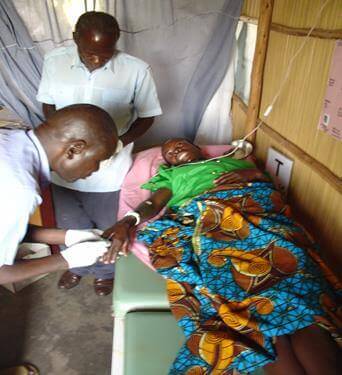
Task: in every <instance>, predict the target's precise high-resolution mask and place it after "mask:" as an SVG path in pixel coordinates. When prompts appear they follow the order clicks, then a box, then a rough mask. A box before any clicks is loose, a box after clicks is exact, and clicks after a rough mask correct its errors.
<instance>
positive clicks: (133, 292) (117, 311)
mask: <svg viewBox="0 0 342 375" xmlns="http://www.w3.org/2000/svg"><path fill="white" fill-rule="evenodd" d="M231 148H232V146H229V145H215V146H203V147H202V150H203V151H204V153H205V154H207V155H208V156H211V157H215V156H219V155H222V154H223V153H224V152H226V151H229V150H230V149H231ZM163 162H164V161H163V158H162V155H161V149H160V147H154V148H151V149H148V150H145V151H141V152H139V153H137V154H135V157H134V165H133V167H132V169H131V170H130V172H129V173H128V174H127V176H126V178H125V180H124V183H123V186H122V190H121V195H120V205H119V213H118V217H119V218H122V217H123V216H124V214H125V213H126V212H127V211H129V210H132V209H134V208H135V207H136V206H137V205H138V204H139V203H140V202H141V201H143V200H145V199H147V198H148V196H149V194H150V193H149V192H148V191H147V190H142V189H140V186H141V185H142V184H143V183H144V182H146V181H147V180H148V179H149V178H151V177H152V176H153V175H154V174H155V173H156V171H157V168H158V166H159V165H160V164H161V163H163ZM161 215H162V212H161V213H160V215H159V216H161ZM113 317H114V332H113V337H114V339H113V353H112V374H113V375H123V374H124V375H136V374H138V373H139V374H141V375H163V374H165V375H166V374H167V372H168V370H169V367H170V366H171V364H172V362H173V360H174V358H175V356H176V354H177V352H178V350H179V348H180V347H181V345H182V343H183V342H184V335H183V333H182V331H181V329H180V328H179V327H178V326H177V324H176V321H175V320H174V317H173V316H172V314H171V312H170V307H169V302H168V299H167V295H166V283H165V281H164V279H163V278H162V277H160V276H159V275H158V274H157V273H156V272H155V271H154V270H153V266H152V265H151V262H150V259H149V256H148V250H147V248H146V247H145V246H144V245H143V244H141V243H140V242H138V241H136V240H135V241H134V242H133V244H132V248H131V254H130V255H129V256H128V257H127V258H121V259H120V260H119V261H118V262H117V265H116V275H115V287H114V292H113ZM166 337H168V340H167V341H165V338H166ZM165 342H167V346H166V347H165ZM161 345H163V350H162V351H160V350H159V348H160V347H161ZM257 373H258V374H261V373H262V372H256V374H257Z"/></svg>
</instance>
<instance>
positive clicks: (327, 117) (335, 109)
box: [318, 39, 342, 140]
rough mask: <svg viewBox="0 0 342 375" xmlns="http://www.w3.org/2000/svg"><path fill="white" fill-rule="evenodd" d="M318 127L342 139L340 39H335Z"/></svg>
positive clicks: (341, 46) (341, 55) (341, 45)
mask: <svg viewBox="0 0 342 375" xmlns="http://www.w3.org/2000/svg"><path fill="white" fill-rule="evenodd" d="M318 128H319V129H321V130H323V131H324V132H326V133H328V134H330V135H331V136H333V137H335V138H337V139H339V140H341V139H342V40H341V39H340V40H337V41H336V47H335V51H334V53H333V56H332V60H331V67H330V72H329V78H328V87H327V91H326V94H325V98H324V101H323V109H322V113H321V116H320V118H319V124H318Z"/></svg>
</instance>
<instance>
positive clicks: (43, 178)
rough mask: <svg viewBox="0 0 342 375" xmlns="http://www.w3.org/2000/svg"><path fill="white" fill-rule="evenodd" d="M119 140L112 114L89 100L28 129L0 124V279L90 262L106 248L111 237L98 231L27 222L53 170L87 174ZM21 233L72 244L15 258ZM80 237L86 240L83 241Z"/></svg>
mask: <svg viewBox="0 0 342 375" xmlns="http://www.w3.org/2000/svg"><path fill="white" fill-rule="evenodd" d="M117 142H118V136H117V132H116V129H115V125H114V123H113V120H112V119H111V117H110V116H109V115H108V114H107V113H106V112H105V111H104V110H102V109H100V108H98V107H96V106H94V105H89V104H80V105H72V106H69V107H65V108H63V109H61V110H59V111H57V112H55V113H54V114H53V115H52V116H51V117H50V118H49V120H48V121H46V122H44V123H42V124H41V125H40V126H39V127H37V128H36V129H34V130H30V131H28V132H26V131H24V130H8V129H1V130H0V180H1V188H0V189H1V194H0V207H1V215H0V222H1V232H0V246H1V250H0V284H5V283H12V282H16V281H20V280H23V279H25V278H29V277H32V276H36V275H39V274H43V273H47V272H52V271H57V270H66V269H68V268H72V267H76V266H77V267H82V266H88V265H91V264H94V263H95V262H96V261H97V259H98V257H99V256H100V255H102V254H103V253H104V251H105V250H106V247H107V243H106V241H103V239H102V238H100V237H99V235H98V234H96V233H94V232H91V231H90V232H89V231H73V230H71V231H70V230H67V231H66V230H62V229H52V228H41V227H35V226H28V221H29V216H30V214H32V213H33V212H34V210H35V209H36V207H37V206H38V205H39V204H40V203H41V201H42V198H41V189H43V188H44V187H46V185H47V184H48V183H49V179H50V170H52V171H55V172H56V173H57V174H58V175H59V176H61V177H62V178H64V179H65V180H67V181H75V180H77V179H80V178H85V177H87V176H89V175H91V174H92V173H93V172H94V171H96V170H97V169H98V168H99V164H100V162H101V161H102V160H105V159H108V158H109V157H110V156H111V155H113V153H114V152H115V150H116V146H117ZM23 239H25V241H31V242H44V243H48V244H65V245H67V246H71V247H69V248H67V249H66V250H64V251H62V252H61V253H60V254H54V255H51V256H48V257H45V258H40V259H31V260H25V261H20V262H15V258H16V253H17V248H18V244H19V243H20V242H21V241H22V240H23ZM94 240H97V241H95V242H94ZM82 241H87V242H83V243H82V244H79V242H82ZM75 244H76V245H75ZM72 245H74V246H72Z"/></svg>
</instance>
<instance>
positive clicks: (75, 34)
mask: <svg viewBox="0 0 342 375" xmlns="http://www.w3.org/2000/svg"><path fill="white" fill-rule="evenodd" d="M72 37H73V39H74V42H75V43H76V44H77V43H78V39H79V34H78V32H77V31H74V32H73V33H72Z"/></svg>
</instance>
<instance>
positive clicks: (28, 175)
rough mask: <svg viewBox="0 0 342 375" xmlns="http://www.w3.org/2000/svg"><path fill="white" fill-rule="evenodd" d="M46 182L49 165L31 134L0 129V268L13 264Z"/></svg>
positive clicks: (37, 141) (42, 150)
mask: <svg viewBox="0 0 342 375" xmlns="http://www.w3.org/2000/svg"><path fill="white" fill-rule="evenodd" d="M49 179H50V170H49V162H48V159H47V156H46V153H45V151H44V149H43V147H42V145H41V143H40V142H39V140H38V138H37V137H36V136H35V134H34V133H33V131H32V130H30V131H28V132H26V131H24V130H6V129H0V181H1V185H0V208H1V210H0V228H1V230H0V266H2V265H4V264H7V265H11V264H13V263H14V259H15V255H16V253H17V247H18V244H19V243H20V242H21V241H22V240H23V238H24V236H25V234H26V230H27V224H28V222H29V218H30V215H31V214H32V213H33V212H34V210H35V209H36V207H37V206H38V205H39V204H40V203H41V202H42V198H41V188H43V187H44V186H45V185H47V184H48V182H49Z"/></svg>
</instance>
